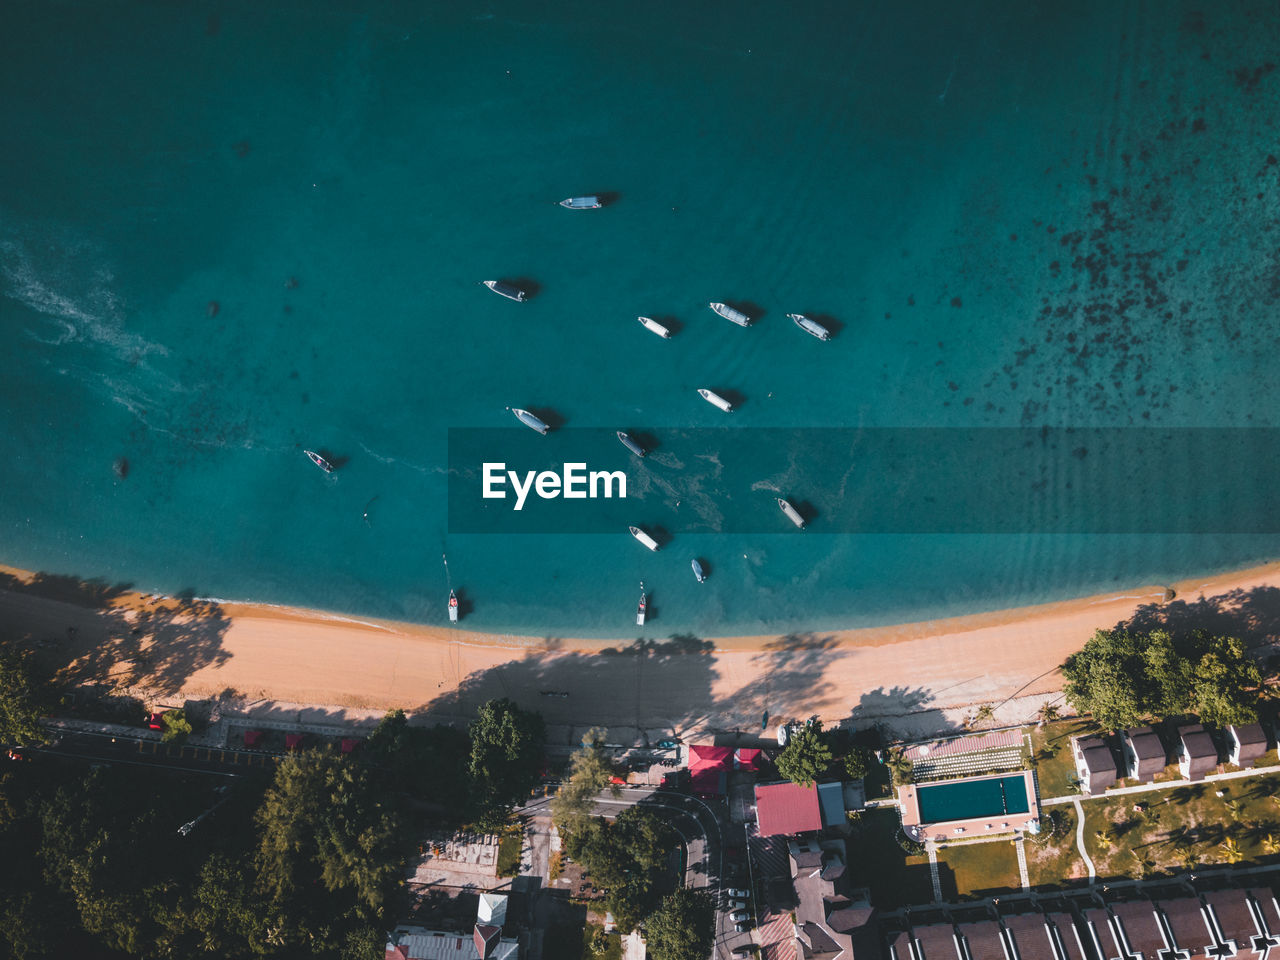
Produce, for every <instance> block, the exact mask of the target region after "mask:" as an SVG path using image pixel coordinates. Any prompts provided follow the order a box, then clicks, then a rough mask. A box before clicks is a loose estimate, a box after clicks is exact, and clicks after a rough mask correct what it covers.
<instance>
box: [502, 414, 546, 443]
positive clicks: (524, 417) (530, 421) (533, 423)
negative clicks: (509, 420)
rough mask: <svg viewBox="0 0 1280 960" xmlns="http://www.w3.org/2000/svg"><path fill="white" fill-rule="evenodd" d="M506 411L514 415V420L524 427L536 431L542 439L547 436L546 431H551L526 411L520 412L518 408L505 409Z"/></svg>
mask: <svg viewBox="0 0 1280 960" xmlns="http://www.w3.org/2000/svg"><path fill="white" fill-rule="evenodd" d="M507 409H508V410H510V411H511V412H512V413H513V414H515V417H516V419H517V420H519V421H520V422H521V423H523V424H524V425H525V426H526V427H528V428H529V429H530V430H537V431H538V432H539V433H540V434H542V435H543V436H544V437H545V436H546V435H547V431H548V430H550V429H551V428H550V427H548V426H547V425H546V424H545V423H543V422H542V421H541V420H539V419H538V418H537V417H535V416H534V415H533V414H532V413H530V412H529V411H528V410H521V409H520V408H519V407H507Z"/></svg>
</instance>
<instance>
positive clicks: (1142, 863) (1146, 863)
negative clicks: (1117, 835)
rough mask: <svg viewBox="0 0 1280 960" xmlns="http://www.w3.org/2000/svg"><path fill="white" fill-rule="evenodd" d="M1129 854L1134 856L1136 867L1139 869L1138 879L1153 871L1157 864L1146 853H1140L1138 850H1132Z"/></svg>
mask: <svg viewBox="0 0 1280 960" xmlns="http://www.w3.org/2000/svg"><path fill="white" fill-rule="evenodd" d="M1129 856H1131V857H1133V865H1134V868H1135V869H1136V870H1137V871H1138V879H1139V880H1141V879H1142V878H1143V877H1145V876H1146V875H1147V874H1148V873H1150V872H1151V870H1152V868H1153V867H1155V864H1154V863H1152V862H1151V858H1150V857H1148V856H1147V855H1146V854H1145V853H1139V852H1138V851H1137V850H1130V851H1129Z"/></svg>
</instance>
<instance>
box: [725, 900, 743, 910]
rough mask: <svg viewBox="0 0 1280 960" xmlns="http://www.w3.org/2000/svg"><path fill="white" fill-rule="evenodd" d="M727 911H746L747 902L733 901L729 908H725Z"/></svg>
mask: <svg viewBox="0 0 1280 960" xmlns="http://www.w3.org/2000/svg"><path fill="white" fill-rule="evenodd" d="M725 909H726V910H745V909H747V902H746V901H745V900H733V901H731V902H730V903H729V905H728V906H727V907H725Z"/></svg>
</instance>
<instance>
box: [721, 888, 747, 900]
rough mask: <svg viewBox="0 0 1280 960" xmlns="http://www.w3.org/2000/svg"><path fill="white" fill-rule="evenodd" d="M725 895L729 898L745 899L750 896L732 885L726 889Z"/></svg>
mask: <svg viewBox="0 0 1280 960" xmlns="http://www.w3.org/2000/svg"><path fill="white" fill-rule="evenodd" d="M725 895H726V896H728V897H729V899H730V900H746V899H747V898H748V897H749V896H751V894H749V893H747V891H745V890H738V889H736V888H734V887H730V888H729V889H728V890H726V891H725Z"/></svg>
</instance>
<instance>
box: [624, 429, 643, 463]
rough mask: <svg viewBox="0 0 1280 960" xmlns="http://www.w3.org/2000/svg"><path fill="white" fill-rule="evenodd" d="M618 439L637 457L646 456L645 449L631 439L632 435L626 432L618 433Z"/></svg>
mask: <svg viewBox="0 0 1280 960" xmlns="http://www.w3.org/2000/svg"><path fill="white" fill-rule="evenodd" d="M618 439H619V440H621V441H622V445H623V446H624V447H626V448H627V449H628V450H630V451H631V452H632V453H634V454H635V455H636V456H637V457H643V456H644V447H642V446H640V444H638V443H636V442H635V441H634V440H632V439H631V435H630V434H628V433H627V432H626V431H624V430H619V431H618Z"/></svg>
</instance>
